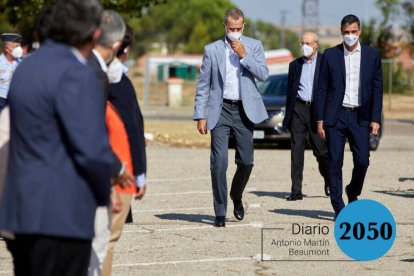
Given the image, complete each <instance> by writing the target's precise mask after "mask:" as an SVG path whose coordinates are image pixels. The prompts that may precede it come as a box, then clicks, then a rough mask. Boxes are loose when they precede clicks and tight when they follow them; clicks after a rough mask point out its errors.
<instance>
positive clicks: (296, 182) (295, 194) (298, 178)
mask: <svg viewBox="0 0 414 276" xmlns="http://www.w3.org/2000/svg"><path fill="white" fill-rule="evenodd" d="M300 44H301V50H302V56H301V57H300V58H297V59H295V60H294V61H292V62H291V63H290V64H289V74H288V92H287V94H286V115H285V118H284V119H283V127H284V128H286V129H288V130H289V131H290V132H291V139H290V141H291V148H292V150H291V160H292V161H291V162H292V165H291V178H292V190H291V194H290V196H289V197H288V198H287V200H288V201H295V200H302V199H303V195H302V180H303V164H304V155H305V144H306V137H307V136H309V141H310V144H311V145H312V150H313V155H314V156H315V157H316V160H317V161H318V164H319V172H320V174H321V175H322V177H323V178H324V183H325V185H324V187H325V188H324V191H325V195H326V196H329V183H328V177H327V161H328V150H327V148H326V144H325V141H323V140H322V139H321V138H320V137H319V136H318V132H317V130H316V120H315V104H314V103H315V100H316V97H317V95H316V92H317V89H318V79H319V68H320V63H321V60H322V57H323V55H322V54H321V53H318V46H319V43H318V36H317V35H316V34H315V33H312V32H306V33H304V34H303V36H302V39H301V43H300Z"/></svg>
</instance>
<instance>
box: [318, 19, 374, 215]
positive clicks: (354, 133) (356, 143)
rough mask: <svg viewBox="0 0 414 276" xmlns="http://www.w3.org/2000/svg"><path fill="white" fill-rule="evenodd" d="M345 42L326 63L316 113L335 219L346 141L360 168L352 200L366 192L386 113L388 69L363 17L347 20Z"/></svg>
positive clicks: (356, 170) (328, 53) (341, 204)
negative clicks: (365, 40)
mask: <svg viewBox="0 0 414 276" xmlns="http://www.w3.org/2000/svg"><path fill="white" fill-rule="evenodd" d="M341 32H342V36H343V43H341V44H339V45H337V46H335V47H333V48H330V49H327V50H326V51H325V53H324V56H323V59H322V62H321V71H320V78H319V89H318V93H317V104H316V117H317V121H318V134H319V136H320V137H321V138H322V139H326V141H327V146H328V153H329V154H328V156H329V158H328V159H329V161H328V178H329V183H330V190H331V191H330V192H331V203H332V206H333V209H334V211H335V218H336V216H338V214H339V213H340V211H341V210H342V209H343V208H344V207H345V204H344V201H343V200H342V165H343V160H344V147H345V142H346V140H348V141H349V146H350V149H351V151H352V155H353V163H354V168H353V170H352V178H351V181H350V182H349V185H347V186H346V188H345V193H346V195H347V197H348V202H349V203H351V202H353V201H355V200H357V199H358V196H359V195H360V194H361V191H362V187H363V184H364V180H365V175H366V173H367V170H368V165H369V136H370V135H378V130H379V128H380V122H381V114H382V68H381V56H380V52H379V51H378V50H377V49H374V48H372V47H369V46H366V45H363V44H361V43H360V42H359V35H360V34H361V28H360V21H359V19H358V17H356V16H355V15H352V14H351V15H347V16H345V17H344V18H343V19H342V22H341Z"/></svg>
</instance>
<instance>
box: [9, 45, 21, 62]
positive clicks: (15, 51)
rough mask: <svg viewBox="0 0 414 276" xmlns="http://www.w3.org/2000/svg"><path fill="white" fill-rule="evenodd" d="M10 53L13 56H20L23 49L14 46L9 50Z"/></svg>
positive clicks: (16, 57)
mask: <svg viewBox="0 0 414 276" xmlns="http://www.w3.org/2000/svg"><path fill="white" fill-rule="evenodd" d="M11 55H12V56H13V57H14V58H15V59H18V58H21V57H22V56H23V49H22V47H20V46H17V47H16V48H14V49H13V50H12V52H11Z"/></svg>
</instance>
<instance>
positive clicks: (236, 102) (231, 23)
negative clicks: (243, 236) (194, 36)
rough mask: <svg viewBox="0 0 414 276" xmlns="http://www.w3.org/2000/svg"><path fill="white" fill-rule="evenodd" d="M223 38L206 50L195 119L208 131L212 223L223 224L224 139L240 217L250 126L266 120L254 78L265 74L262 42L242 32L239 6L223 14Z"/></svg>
mask: <svg viewBox="0 0 414 276" xmlns="http://www.w3.org/2000/svg"><path fill="white" fill-rule="evenodd" d="M224 28H225V31H226V36H225V37H224V38H222V39H220V40H217V41H215V42H213V43H211V44H209V45H207V46H206V47H205V48H204V57H203V63H202V65H201V69H200V75H199V78H198V83H197V92H196V96H195V106H194V115H193V119H194V120H196V121H197V128H198V131H199V132H200V133H201V134H207V131H208V130H211V154H210V169H211V180H212V188H213V197H214V211H215V215H216V218H215V221H214V226H216V227H224V226H225V220H226V211H227V180H226V171H227V163H228V140H229V135H230V133H231V134H232V135H233V136H234V139H235V144H236V164H237V170H236V173H235V175H234V177H233V181H232V185H231V191H230V197H231V199H232V200H233V204H234V211H233V213H234V216H235V217H236V219H238V220H242V219H243V218H244V208H243V203H242V195H243V191H244V188H245V187H246V184H247V182H248V180H249V177H250V174H251V171H252V168H253V126H254V124H256V123H260V122H262V121H264V120H265V119H267V118H268V115H267V112H266V109H265V106H264V104H263V101H262V98H261V96H260V94H259V91H258V89H257V86H256V83H255V78H256V79H258V80H260V81H263V80H265V79H266V78H267V77H268V75H269V70H268V68H267V65H266V62H265V56H264V50H263V46H262V44H261V42H260V41H258V40H255V39H252V38H249V37H246V36H243V35H242V32H243V28H244V15H243V12H242V11H241V10H239V9H237V8H231V9H229V10H228V11H227V12H226V14H225V16H224Z"/></svg>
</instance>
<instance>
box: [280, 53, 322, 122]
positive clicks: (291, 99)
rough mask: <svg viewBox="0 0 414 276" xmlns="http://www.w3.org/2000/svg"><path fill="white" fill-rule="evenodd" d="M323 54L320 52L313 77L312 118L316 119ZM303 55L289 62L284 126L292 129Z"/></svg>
mask: <svg viewBox="0 0 414 276" xmlns="http://www.w3.org/2000/svg"><path fill="white" fill-rule="evenodd" d="M322 57H323V54H321V53H318V56H317V59H316V66H315V75H314V77H313V90H312V91H313V92H312V93H313V103H312V105H311V120H312V121H315V104H314V102H315V98H316V93H317V92H318V82H319V69H320V64H321V60H322ZM304 62H305V61H304V60H303V57H300V58H297V59H295V60H294V61H292V62H291V63H290V64H289V74H288V91H287V94H286V114H285V117H284V118H283V127H284V128H286V129H289V130H290V129H291V123H292V115H293V109H294V108H295V103H296V98H297V97H298V91H299V84H300V77H301V75H302V67H303V63H304ZM315 122H316V121H315Z"/></svg>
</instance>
